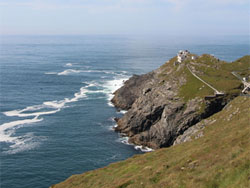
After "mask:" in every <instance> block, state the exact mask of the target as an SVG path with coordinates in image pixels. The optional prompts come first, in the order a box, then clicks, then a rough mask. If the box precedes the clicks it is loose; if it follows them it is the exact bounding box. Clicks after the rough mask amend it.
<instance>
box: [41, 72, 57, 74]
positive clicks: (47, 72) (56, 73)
mask: <svg viewBox="0 0 250 188" xmlns="http://www.w3.org/2000/svg"><path fill="white" fill-rule="evenodd" d="M44 74H57V72H45V73H44Z"/></svg>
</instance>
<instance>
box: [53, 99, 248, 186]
mask: <svg viewBox="0 0 250 188" xmlns="http://www.w3.org/2000/svg"><path fill="white" fill-rule="evenodd" d="M249 104H250V98H249V97H237V98H235V99H234V100H233V101H231V102H230V103H229V104H228V106H227V108H225V109H224V110H222V111H221V112H219V113H217V114H215V115H213V116H211V117H209V118H208V119H210V120H216V121H215V122H214V123H213V124H211V125H208V126H207V127H206V128H205V129H204V130H203V133H204V136H203V137H201V138H199V139H197V140H192V141H190V142H186V143H183V144H179V145H176V146H172V147H170V148H164V149H159V150H156V151H154V152H151V153H146V154H143V155H135V156H133V157H131V158H129V159H127V160H125V161H121V162H117V163H113V164H111V165H109V166H107V167H104V168H101V169H97V170H94V171H90V172H87V173H84V174H81V175H74V176H71V177H70V178H68V179H67V180H65V181H64V182H62V183H59V184H57V185H54V186H52V187H53V188H80V187H81V188H85V187H91V188H99V187H100V188H124V187H126V188H140V187H144V188H161V187H162V188H167V187H170V188H180V187H183V188H193V187H199V188H215V187H219V188H234V187H235V188H248V187H249V183H250V182H249V180H250V125H249V122H250V117H249V114H250V109H249Z"/></svg>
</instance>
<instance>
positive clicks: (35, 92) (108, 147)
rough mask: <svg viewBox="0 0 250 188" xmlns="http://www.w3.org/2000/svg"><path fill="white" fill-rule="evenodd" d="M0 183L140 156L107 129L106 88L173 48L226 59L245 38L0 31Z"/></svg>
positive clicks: (27, 182)
mask: <svg viewBox="0 0 250 188" xmlns="http://www.w3.org/2000/svg"><path fill="white" fill-rule="evenodd" d="M0 39H1V45H0V68H1V72H0V73H1V77H0V87H1V88H0V89H1V90H0V99H1V100H0V102H1V103H0V110H1V112H0V144H1V148H0V155H1V169H0V170H1V174H0V178H1V179H0V185H1V186H0V187H1V188H31V187H36V188H44V187H49V186H50V185H52V184H55V183H58V182H60V181H63V180H64V179H66V178H67V177H69V176H70V175H72V174H79V173H83V172H85V171H89V170H93V169H96V168H100V167H103V166H106V165H108V164H110V163H112V162H116V161H120V160H123V159H126V158H128V157H131V156H133V155H134V154H141V153H143V151H141V150H140V147H134V146H133V145H128V144H126V138H122V137H121V136H120V135H119V134H118V133H116V132H114V131H113V129H112V127H113V126H115V122H114V120H113V118H114V117H120V116H122V114H123V112H117V111H116V109H115V108H114V107H113V106H112V104H111V103H110V99H111V98H112V93H113V92H114V91H115V90H116V89H117V88H119V87H120V86H121V85H122V84H123V82H124V81H125V80H126V79H128V78H129V77H130V76H131V75H133V74H142V73H146V72H148V71H151V70H153V69H156V68H157V67H159V66H160V65H162V64H163V63H164V62H166V61H167V60H168V59H169V58H171V57H173V56H175V55H176V53H177V51H178V50H180V49H188V50H190V51H191V52H192V53H196V54H203V53H210V54H213V55H215V56H216V57H218V58H220V59H222V60H227V61H233V60H236V59H237V58H240V57H242V56H244V55H246V54H250V51H249V38H248V37H247V36H246V37H244V36H242V37H213V38H212V37H211V38H206V39H204V38H201V37H200V38H194V37H193V38H182V37H181V38H178V37H172V38H170V37H150V38H149V37H139V36H137V37H136V36H133V37H132V36H1V37H0Z"/></svg>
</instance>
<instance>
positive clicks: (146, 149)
mask: <svg viewBox="0 0 250 188" xmlns="http://www.w3.org/2000/svg"><path fill="white" fill-rule="evenodd" d="M135 149H136V150H141V151H142V152H151V151H154V150H153V149H152V148H149V147H144V146H135Z"/></svg>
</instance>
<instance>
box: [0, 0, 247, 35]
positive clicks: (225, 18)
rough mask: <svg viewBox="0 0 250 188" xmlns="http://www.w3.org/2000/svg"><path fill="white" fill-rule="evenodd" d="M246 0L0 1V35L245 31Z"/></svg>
mask: <svg viewBox="0 0 250 188" xmlns="http://www.w3.org/2000/svg"><path fill="white" fill-rule="evenodd" d="M249 33H250V0H0V34H2V35H89V34H93V35H113V34H115V35H124V34H125V35H181V36H185V35H194V36H195V35H200V36H203V35H212V36H213V35H250V34H249Z"/></svg>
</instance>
